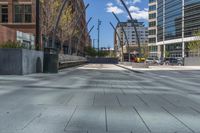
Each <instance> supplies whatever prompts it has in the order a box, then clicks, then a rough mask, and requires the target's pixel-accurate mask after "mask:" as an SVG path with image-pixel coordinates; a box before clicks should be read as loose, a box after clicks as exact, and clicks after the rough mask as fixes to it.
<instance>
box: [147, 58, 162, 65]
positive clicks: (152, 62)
mask: <svg viewBox="0 0 200 133" xmlns="http://www.w3.org/2000/svg"><path fill="white" fill-rule="evenodd" d="M145 63H146V64H161V60H159V59H158V57H148V58H147V59H146V61H145Z"/></svg>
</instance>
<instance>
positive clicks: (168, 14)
mask: <svg viewBox="0 0 200 133" xmlns="http://www.w3.org/2000/svg"><path fill="white" fill-rule="evenodd" d="M150 1H151V0H150ZM198 31H200V0H157V46H160V48H161V49H160V51H161V57H186V56H189V54H188V45H189V43H190V42H192V41H195V40H200V38H199V37H197V36H196V32H198Z"/></svg>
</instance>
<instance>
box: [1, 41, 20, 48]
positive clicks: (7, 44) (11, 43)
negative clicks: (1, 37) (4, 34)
mask: <svg viewBox="0 0 200 133" xmlns="http://www.w3.org/2000/svg"><path fill="white" fill-rule="evenodd" d="M0 48H13V49H14V48H23V46H22V45H21V43H20V42H15V41H10V40H9V41H7V42H4V43H2V44H0Z"/></svg>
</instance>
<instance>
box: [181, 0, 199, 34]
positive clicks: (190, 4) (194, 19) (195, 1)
mask: <svg viewBox="0 0 200 133" xmlns="http://www.w3.org/2000/svg"><path fill="white" fill-rule="evenodd" d="M184 9H185V10H184V36H185V37H191V36H194V34H195V33H196V32H197V31H199V30H200V0H185V7H184Z"/></svg>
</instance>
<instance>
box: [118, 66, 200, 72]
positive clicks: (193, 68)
mask: <svg viewBox="0 0 200 133" xmlns="http://www.w3.org/2000/svg"><path fill="white" fill-rule="evenodd" d="M118 65H119V66H121V67H124V68H127V69H130V70H135V71H156V70H163V71H167V70H168V71H169V70H171V71H183V70H200V66H167V65H162V66H160V65H159V66H149V68H133V67H132V66H128V65H122V64H118Z"/></svg>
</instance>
